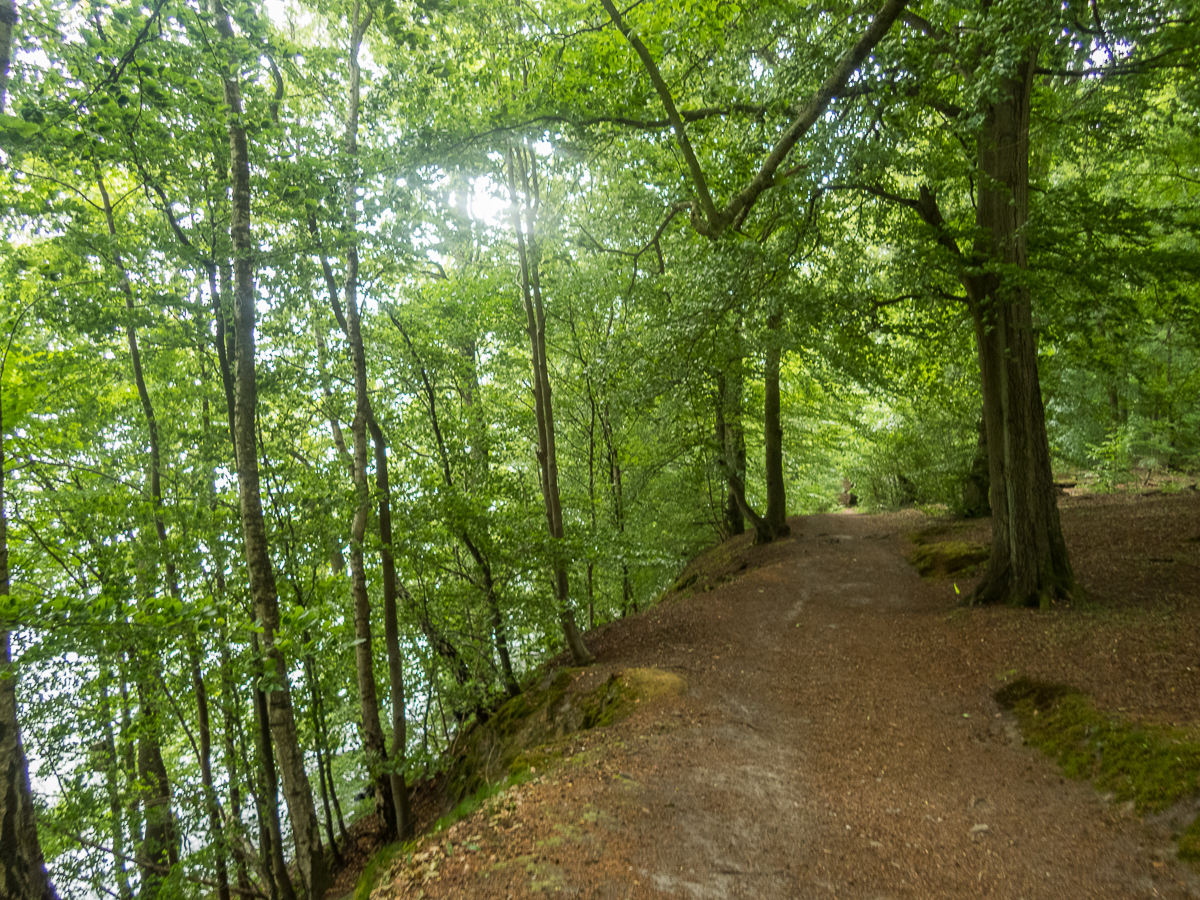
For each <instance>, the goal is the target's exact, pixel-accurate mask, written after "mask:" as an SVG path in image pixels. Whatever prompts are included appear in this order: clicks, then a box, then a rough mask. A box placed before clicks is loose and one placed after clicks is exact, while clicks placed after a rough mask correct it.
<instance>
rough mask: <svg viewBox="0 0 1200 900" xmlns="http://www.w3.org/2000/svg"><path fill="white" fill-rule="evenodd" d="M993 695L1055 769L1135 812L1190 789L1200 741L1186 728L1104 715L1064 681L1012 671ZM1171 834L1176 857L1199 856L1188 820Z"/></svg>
mask: <svg viewBox="0 0 1200 900" xmlns="http://www.w3.org/2000/svg"><path fill="white" fill-rule="evenodd" d="M995 696H996V701H997V702H998V703H1000V705H1001V706H1004V707H1005V708H1007V709H1011V710H1012V712H1013V714H1014V715H1015V716H1016V717H1017V722H1018V724H1019V725H1020V727H1021V732H1022V734H1023V735H1024V736H1025V741H1026V743H1028V744H1030V745H1032V746H1034V747H1037V748H1038V749H1039V750H1041V751H1042V752H1043V753H1045V754H1046V755H1047V756H1049V757H1051V758H1052V759H1054V760H1055V761H1056V762H1057V763H1058V765H1059V767H1060V768H1061V769H1062V771H1063V774H1065V775H1067V776H1069V777H1071V778H1077V779H1081V780H1088V781H1091V782H1092V784H1094V785H1095V786H1096V787H1097V788H1098V789H1100V790H1104V791H1109V792H1111V793H1112V794H1113V796H1114V797H1115V798H1116V799H1117V800H1121V801H1128V800H1132V801H1133V804H1134V808H1135V809H1137V811H1138V812H1142V813H1145V812H1161V811H1162V810H1165V809H1167V808H1168V807H1170V806H1172V805H1174V804H1175V803H1176V802H1178V801H1180V800H1183V799H1185V798H1187V797H1192V796H1195V795H1196V793H1197V777H1198V775H1200V741H1197V740H1195V739H1194V738H1192V737H1191V736H1190V735H1189V734H1188V733H1187V732H1184V731H1182V730H1180V729H1175V728H1167V727H1165V726H1157V725H1142V724H1138V723H1134V722H1127V721H1125V720H1123V719H1121V718H1119V717H1116V716H1112V715H1109V714H1107V713H1104V712H1102V711H1100V710H1098V709H1096V707H1095V705H1094V704H1093V703H1092V701H1091V700H1090V699H1089V698H1088V697H1086V696H1085V695H1084V694H1082V693H1081V692H1079V691H1077V690H1075V689H1074V688H1072V687H1070V686H1069V685H1063V684H1051V683H1047V682H1040V681H1035V680H1033V679H1028V678H1019V679H1017V680H1016V681H1014V682H1012V683H1011V684H1009V685H1006V686H1005V687H1004V688H1002V689H1000V690H999V691H997V692H996V695H995ZM1179 842H1180V843H1179V853H1180V856H1181V858H1186V859H1200V826H1198V824H1197V823H1196V822H1193V823H1192V825H1191V826H1190V827H1189V828H1188V829H1187V830H1186V831H1185V832H1184V833H1183V834H1182V835H1181V836H1180V838H1179ZM1187 854H1192V855H1190V856H1189V855H1187Z"/></svg>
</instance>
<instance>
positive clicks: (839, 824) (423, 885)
mask: <svg viewBox="0 0 1200 900" xmlns="http://www.w3.org/2000/svg"><path fill="white" fill-rule="evenodd" d="M1060 508H1061V512H1062V520H1063V528H1064V531H1065V533H1066V538H1067V543H1068V545H1069V547H1070V550H1071V553H1072V559H1073V562H1074V567H1075V572H1076V575H1077V578H1078V579H1079V582H1080V583H1081V585H1082V586H1083V588H1084V590H1085V591H1086V595H1085V599H1084V600H1083V601H1082V602H1078V603H1075V604H1073V605H1071V606H1061V607H1055V608H1052V609H1050V610H1043V611H1039V610H1019V609H1010V608H1004V609H994V608H963V607H962V606H960V601H961V599H962V598H963V597H964V596H965V595H967V594H968V593H969V591H970V590H971V588H972V586H973V583H974V581H973V578H971V577H966V578H964V577H961V576H960V577H958V578H957V580H956V579H955V578H948V579H922V578H920V577H919V576H918V575H917V574H916V572H915V571H914V569H913V567H912V565H910V558H911V557H912V555H913V553H914V551H915V550H916V547H917V544H916V543H914V540H913V538H914V536H921V537H923V539H924V540H942V539H953V540H959V541H978V542H984V543H986V541H987V539H988V528H989V526H988V523H987V522H986V521H971V522H957V523H956V522H950V521H949V520H936V519H931V518H929V517H927V516H925V515H923V514H922V513H920V512H917V511H915V510H909V511H905V512H900V513H894V514H886V515H860V514H855V513H854V512H851V511H848V512H846V513H842V514H836V515H821V516H805V517H796V518H794V519H792V520H790V521H791V526H792V535H791V537H789V538H787V539H785V540H783V541H780V542H778V543H776V544H772V545H769V546H766V547H753V546H751V545H750V542H749V537H748V536H745V537H742V538H737V539H734V540H732V541H730V542H727V543H726V544H724V545H722V546H721V547H720V548H716V549H715V550H713V551H709V552H708V553H707V554H705V555H703V556H702V557H700V559H698V560H697V561H696V562H694V563H693V564H692V565H691V566H689V567H688V569H686V570H685V571H684V573H683V575H682V576H681V578H680V580H679V581H678V582H676V585H677V590H675V591H674V592H672V593H671V594H670V595H668V598H667V599H666V600H665V601H664V602H662V603H660V604H659V605H657V606H656V607H654V608H653V609H651V610H649V611H647V612H645V613H643V614H641V615H638V616H634V617H631V618H628V619H625V620H621V621H618V622H613V623H611V624H609V625H606V626H604V627H602V628H599V629H597V630H596V631H594V632H592V633H590V634H589V635H588V643H589V646H590V647H591V649H592V650H593V651H594V652H595V654H596V660H597V661H596V664H595V665H594V666H592V667H590V668H589V669H586V670H583V672H582V674H580V675H579V677H577V678H576V681H575V684H574V685H572V688H571V689H572V690H588V689H589V686H590V685H591V686H594V685H595V684H599V683H601V682H602V681H603V680H604V679H606V678H607V677H608V676H609V675H610V674H611V673H614V672H622V671H629V670H631V669H633V668H635V667H637V668H642V669H645V668H653V669H656V670H662V671H665V672H669V673H674V674H675V675H678V676H680V677H681V678H682V683H683V684H685V685H686V687H685V688H684V689H682V690H680V691H677V692H674V693H670V692H668V693H667V694H665V695H663V696H660V697H658V698H656V699H653V700H648V701H646V702H645V703H642V704H639V706H638V708H637V711H636V712H635V713H634V714H633V715H632V716H630V717H628V718H626V719H624V720H622V721H619V722H617V723H616V724H613V725H610V726H608V727H601V728H594V729H592V730H588V731H583V732H578V733H575V734H573V735H570V736H568V737H567V738H565V739H563V740H561V741H560V742H559V743H558V744H557V745H556V748H555V753H556V761H555V763H554V764H553V765H552V766H548V767H546V768H545V770H544V771H541V772H537V773H536V774H534V776H533V778H532V780H530V781H528V782H526V783H524V784H519V785H516V786H513V787H511V788H509V789H508V790H507V791H506V792H505V793H503V794H501V795H500V796H499V797H497V798H494V799H493V800H491V801H489V802H488V803H487V804H485V805H484V806H483V807H482V808H481V809H479V810H478V811H477V812H475V813H474V814H473V815H471V816H469V817H467V818H465V819H463V820H461V821H460V822H458V823H457V824H456V825H453V826H452V827H451V828H449V829H447V830H444V831H442V832H440V833H438V834H436V835H432V836H428V837H426V838H423V839H421V840H420V841H419V842H418V844H417V845H416V849H415V850H414V851H413V852H412V853H409V854H404V855H403V856H402V857H401V858H399V859H397V861H396V862H395V864H393V865H392V866H391V868H390V870H389V871H388V872H386V873H385V875H384V877H383V879H382V880H381V881H380V883H379V887H378V888H377V889H376V891H375V893H374V894H373V897H374V898H378V900H391V898H416V897H428V898H477V897H478V898H485V897H486V898H492V897H496V898H510V897H511V898H523V897H530V896H533V895H535V894H536V895H541V894H544V893H563V894H570V895H575V896H579V897H585V898H614V900H616V898H620V900H625V898H649V897H681V898H694V900H710V898H711V900H719V898H743V897H744V898H809V897H812V898H820V897H843V898H864V900H866V898H871V900H876V898H897V900H899V898H913V900H925V898H943V897H944V898H963V897H1003V898H1013V900H1016V898H1024V900H1036V898H1053V900H1071V898H1083V897H1096V898H1114V900H1124V898H1130V900H1132V898H1143V897H1145V898H1149V897H1200V869H1197V868H1195V867H1193V866H1191V865H1189V864H1186V863H1182V862H1180V861H1178V860H1177V859H1176V858H1175V844H1174V843H1173V841H1172V833H1173V831H1178V830H1179V829H1180V828H1181V827H1182V826H1183V825H1186V824H1187V823H1188V822H1190V821H1191V817H1192V816H1194V815H1195V813H1196V811H1197V808H1198V805H1200V804H1198V803H1197V802H1195V801H1193V802H1191V804H1190V805H1188V806H1186V808H1180V807H1177V808H1175V809H1173V810H1171V811H1169V812H1167V813H1164V814H1160V815H1157V816H1140V815H1138V813H1137V812H1136V811H1135V810H1134V807H1133V805H1132V803H1119V802H1116V801H1114V800H1113V799H1112V797H1111V795H1104V794H1101V793H1100V792H1098V791H1097V790H1095V789H1094V788H1093V787H1092V786H1091V785H1090V784H1089V783H1087V782H1081V781H1073V780H1070V779H1064V778H1063V777H1061V775H1060V772H1059V770H1058V768H1057V766H1056V765H1055V763H1054V762H1053V761H1052V760H1050V759H1049V758H1047V757H1046V756H1044V755H1042V754H1041V753H1040V752H1039V751H1037V750H1035V749H1033V748H1031V747H1028V746H1025V745H1024V743H1023V741H1022V738H1021V735H1020V733H1019V732H1018V730H1017V727H1016V720H1015V719H1014V718H1013V716H1012V715H1011V714H1010V713H1008V712H1005V711H1004V710H1002V709H1001V708H1000V707H999V706H998V705H997V703H996V701H995V700H994V699H993V694H994V693H995V692H996V691H997V689H999V688H1000V687H1002V686H1003V685H1004V684H1005V683H1006V682H1009V681H1011V680H1012V679H1013V678H1015V677H1017V676H1019V675H1024V676H1030V677H1035V678H1039V679H1045V680H1048V681H1054V682H1065V683H1067V684H1070V685H1074V686H1075V687H1077V688H1079V689H1081V690H1083V691H1085V692H1086V693H1087V694H1088V695H1090V696H1091V697H1092V698H1093V699H1094V701H1095V703H1096V705H1097V706H1098V707H1099V708H1100V709H1102V710H1104V711H1106V712H1111V713H1113V714H1115V715H1119V716H1121V717H1127V718H1129V719H1132V720H1138V721H1149V722H1155V723H1172V724H1176V725H1178V726H1181V727H1183V728H1185V729H1187V730H1188V731H1190V732H1191V733H1192V734H1193V735H1197V736H1200V494H1198V493H1197V492H1196V491H1195V490H1194V489H1185V490H1183V491H1181V492H1179V493H1174V494H1161V493H1156V492H1152V493H1151V494H1150V495H1146V494H1136V495H1135V494H1114V495H1102V496H1096V495H1085V496H1080V497H1071V496H1065V497H1063V499H1062V501H1061V504H1060ZM693 575H694V576H695V577H694V578H692V576H693ZM975 577H977V576H975ZM564 664H565V663H564ZM429 815H432V812H430V813H429ZM331 896H341V895H335V894H331Z"/></svg>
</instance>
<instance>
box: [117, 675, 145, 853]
mask: <svg viewBox="0 0 1200 900" xmlns="http://www.w3.org/2000/svg"><path fill="white" fill-rule="evenodd" d="M128 663H129V658H128V654H127V653H124V652H122V653H121V655H120V656H119V657H118V665H119V671H120V674H121V742H120V752H119V753H118V757H119V759H120V763H121V768H122V770H123V771H124V773H125V783H126V784H133V783H135V782H136V781H137V738H136V737H135V735H134V731H133V712H132V708H131V707H132V704H130V702H129V678H128V673H127V672H126V667H127V666H128ZM141 811H142V805H141V802H140V801H139V800H138V799H137V797H136V795H135V796H133V797H132V798H131V799H130V800H129V808H128V810H127V812H126V814H125V818H126V820H127V821H128V822H129V837H130V839H131V840H132V841H133V843H135V844H140V843H141V842H142V816H141Z"/></svg>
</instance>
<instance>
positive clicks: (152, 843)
mask: <svg viewBox="0 0 1200 900" xmlns="http://www.w3.org/2000/svg"><path fill="white" fill-rule="evenodd" d="M96 186H97V188H98V189H99V191H100V198H101V201H102V203H103V211H104V219H105V222H106V224H107V228H108V235H109V237H110V238H112V239H113V241H114V249H113V253H112V263H113V266H114V268H115V269H116V270H117V276H118V277H117V284H118V286H119V287H120V290H121V293H122V294H123V295H124V297H125V310H126V312H127V313H128V314H129V318H128V320H127V321H126V323H125V339H126V342H127V344H128V346H129V359H130V364H131V367H132V370H133V381H134V386H135V387H136V389H137V393H138V398H139V400H140V401H141V405H142V415H143V417H144V418H145V420H146V434H147V439H148V444H149V450H150V471H149V480H150V508H151V515H152V518H153V520H154V532H155V536H156V539H157V541H158V549H159V554H160V556H161V557H162V558H163V560H164V561H165V568H166V580H167V589H168V590H169V591H170V593H171V596H172V597H173V598H174V599H175V600H177V601H179V600H180V599H181V597H180V590H179V580H178V578H177V577H176V574H175V564H174V562H173V561H172V559H171V554H170V548H169V547H168V542H167V526H166V523H165V521H164V520H163V513H162V505H163V503H162V450H161V446H160V444H159V438H158V417H157V416H156V415H155V412H154V404H153V402H152V401H151V399H150V389H149V387H148V386H147V384H146V377H145V374H144V372H143V370H142V354H141V350H140V348H139V346H138V337H137V329H136V328H135V327H134V325H133V314H134V312H135V310H136V304H135V302H134V297H133V288H132V287H131V285H130V282H129V274H128V272H127V271H126V269H125V263H124V260H123V259H122V257H121V254H120V252H119V251H118V250H117V249H116V248H115V242H116V239H117V226H116V219H115V218H114V216H113V209H112V203H111V201H110V200H109V196H108V190H107V189H106V187H105V184H104V178H103V176H102V175H101V174H100V173H99V170H97V177H96ZM154 667H155V670H156V671H155V673H154V675H153V676H151V678H150V681H151V682H153V681H155V680H158V679H159V678H161V671H160V666H159V663H158V660H157V659H155V661H154ZM152 690H153V687H152V685H149V686H147V687H146V688H145V689H141V688H139V693H140V695H141V702H142V718H143V720H144V721H143V726H142V729H141V733H140V735H139V737H138V778H139V780H140V781H141V782H142V790H143V795H144V803H145V809H146V816H145V819H146V836H145V840H144V841H143V843H142V845H141V847H140V848H139V850H138V861H139V863H140V864H141V865H142V886H141V890H140V892H139V896H140V897H142V898H154V897H157V896H158V892H159V889H160V888H161V886H162V881H163V873H162V869H163V867H164V866H165V865H166V864H167V863H168V862H169V863H170V864H171V865H175V863H177V862H178V861H179V833H178V830H177V829H176V826H175V814H174V811H173V810H172V807H171V786H170V782H169V781H168V780H167V770H166V765H165V763H164V762H163V758H162V749H161V748H160V747H159V744H158V729H157V727H156V724H155V723H156V721H157V719H156V716H155V711H154V708H153V700H152V699H151V691H152ZM199 699H201V700H203V698H202V696H201V697H200V698H199ZM203 712H204V716H203V718H204V719H205V720H206V719H207V710H204V711H203ZM202 724H203V726H204V727H207V722H206V721H205V722H204V723H202ZM209 776H210V777H209V785H208V786H209V787H210V788H211V772H210V773H209ZM213 821H214V822H218V820H215V819H214V820H213ZM218 830H219V829H218ZM223 867H224V860H223V859H222V860H221V865H220V869H221V871H220V875H221V878H222V880H221V883H222V885H223V886H224V893H223V896H222V897H221V900H229V891H228V884H227V882H226V881H225V879H224V872H223Z"/></svg>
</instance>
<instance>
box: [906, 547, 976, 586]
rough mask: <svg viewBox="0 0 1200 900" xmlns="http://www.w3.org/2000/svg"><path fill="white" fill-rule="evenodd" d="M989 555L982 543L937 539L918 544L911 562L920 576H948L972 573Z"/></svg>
mask: <svg viewBox="0 0 1200 900" xmlns="http://www.w3.org/2000/svg"><path fill="white" fill-rule="evenodd" d="M990 555H991V554H990V553H989V551H988V548H987V547H985V546H983V544H973V543H970V542H969V541H939V542H937V543H936V544H919V545H918V546H917V549H916V550H915V551H913V555H912V564H913V568H915V569H916V570H917V572H918V573H919V574H920V576H921V577H922V578H949V577H950V576H951V575H960V574H967V575H973V574H974V573H975V572H976V570H977V569H978V568H979V566H980V564H982V563H984V562H987V559H988V556H990Z"/></svg>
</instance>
